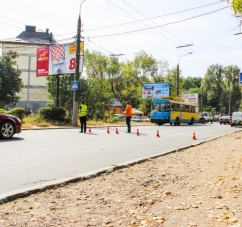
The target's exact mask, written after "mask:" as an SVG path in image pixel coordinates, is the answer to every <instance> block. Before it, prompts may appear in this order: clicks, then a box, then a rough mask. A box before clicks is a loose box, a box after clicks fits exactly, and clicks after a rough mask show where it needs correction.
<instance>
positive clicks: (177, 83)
mask: <svg viewBox="0 0 242 227" xmlns="http://www.w3.org/2000/svg"><path fill="white" fill-rule="evenodd" d="M192 53H193V52H189V53H188V54H184V55H182V56H180V57H179V58H178V64H177V72H176V96H178V94H179V88H178V87H179V60H180V58H181V57H184V56H186V55H189V54H192Z"/></svg>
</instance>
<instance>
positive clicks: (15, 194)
mask: <svg viewBox="0 0 242 227" xmlns="http://www.w3.org/2000/svg"><path fill="white" fill-rule="evenodd" d="M233 133H236V132H231V133H227V134H224V135H221V136H219V137H214V138H211V139H208V140H205V141H202V142H197V143H196V144H192V145H188V146H184V147H181V148H179V149H175V150H170V151H167V152H166V153H159V154H156V155H152V156H147V157H143V158H140V159H133V160H131V161H127V162H123V163H120V164H114V165H111V166H109V167H105V168H102V169H98V170H95V171H91V172H88V173H85V174H81V175H77V176H74V177H69V178H63V179H60V180H55V181H51V182H48V183H45V184H41V185H39V186H34V187H28V188H25V189H20V190H16V191H11V192H9V193H4V194H1V195H0V204H4V203H7V202H10V201H13V200H16V199H19V198H25V197H28V196H30V195H33V194H37V193H40V192H45V191H47V190H50V189H56V188H58V187H64V186H66V185H68V184H70V183H77V182H81V181H85V180H88V179H91V178H95V177H98V176H100V175H102V174H108V173H111V172H114V171H116V170H119V169H123V168H127V167H130V166H133V165H136V164H140V163H142V162H145V161H148V160H150V159H154V158H158V157H161V156H164V155H168V154H171V153H174V152H180V151H182V150H184V149H187V148H191V147H195V146H198V145H200V144H203V143H206V142H208V141H212V140H215V139H218V138H221V137H223V136H226V135H229V134H233Z"/></svg>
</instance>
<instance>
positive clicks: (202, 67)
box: [0, 0, 242, 78]
mask: <svg viewBox="0 0 242 227" xmlns="http://www.w3.org/2000/svg"><path fill="white" fill-rule="evenodd" d="M81 2H82V1H77V0H71V1H65V0H62V1H56V0H52V1H47V0H42V1H36V0H8V1H5V0H0V5H1V7H0V30H1V32H0V40H4V39H7V38H12V37H16V36H17V35H18V34H19V33H21V31H23V30H24V29H25V25H35V26H36V27H37V29H42V30H45V29H46V28H48V29H49V30H50V32H52V33H53V34H54V37H55V39H56V40H59V41H60V42H70V41H72V40H73V39H72V37H73V36H75V35H76V27H77V19H78V15H79V9H80V4H81ZM80 14H81V20H82V24H83V26H82V30H83V31H82V36H83V37H85V48H88V49H91V50H97V51H101V52H102V53H103V54H105V55H111V54H117V55H118V54H122V56H120V61H125V60H132V59H133V58H134V54H135V53H137V52H139V51H141V50H143V51H145V52H146V53H148V54H150V55H152V56H153V57H154V58H156V59H157V60H162V61H167V62H168V63H169V67H170V68H174V67H176V65H177V64H178V61H179V66H180V70H181V75H182V76H184V77H187V76H192V77H194V76H199V77H202V78H203V77H204V75H205V73H206V70H207V68H208V67H209V66H210V65H212V64H217V63H218V64H221V65H223V66H227V65H237V66H238V67H239V68H240V69H241V70H242V35H234V34H236V33H240V32H241V30H240V26H239V21H238V19H236V18H235V17H234V16H233V11H232V10H231V7H230V5H229V4H228V3H227V1H225V2H221V1H215V0H184V1H182V0H169V1H167V0H149V1H147V0H86V1H84V2H83V3H82V5H81V11H80ZM187 44H192V45H191V46H188V47H183V48H177V47H179V46H186V45H187ZM189 52H193V53H192V54H189V55H187V54H188V53H189Z"/></svg>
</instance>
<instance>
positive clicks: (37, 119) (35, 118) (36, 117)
mask: <svg viewBox="0 0 242 227" xmlns="http://www.w3.org/2000/svg"><path fill="white" fill-rule="evenodd" d="M43 122H45V119H44V118H43V117H42V116H41V115H40V114H39V113H37V114H33V113H32V114H30V115H28V116H27V117H24V118H23V123H30V124H36V123H43Z"/></svg>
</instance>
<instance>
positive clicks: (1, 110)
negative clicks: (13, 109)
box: [0, 108, 8, 114]
mask: <svg viewBox="0 0 242 227" xmlns="http://www.w3.org/2000/svg"><path fill="white" fill-rule="evenodd" d="M7 112H8V111H7V110H5V109H1V108H0V113H5V114H6V113H7Z"/></svg>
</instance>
